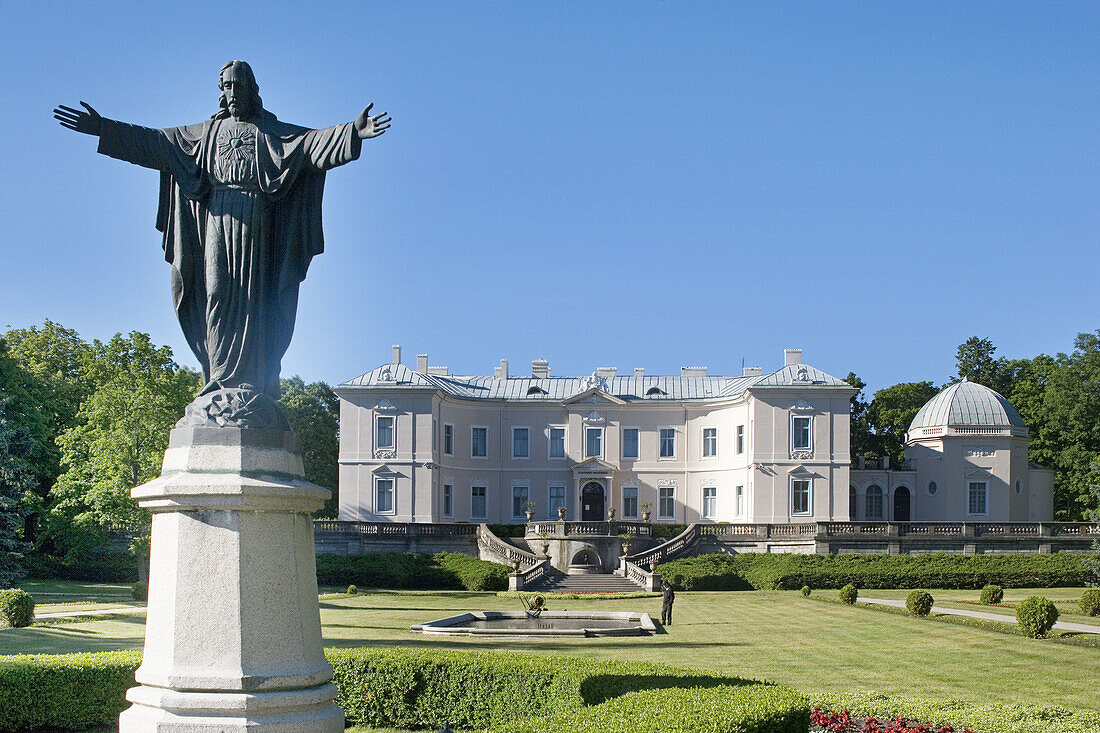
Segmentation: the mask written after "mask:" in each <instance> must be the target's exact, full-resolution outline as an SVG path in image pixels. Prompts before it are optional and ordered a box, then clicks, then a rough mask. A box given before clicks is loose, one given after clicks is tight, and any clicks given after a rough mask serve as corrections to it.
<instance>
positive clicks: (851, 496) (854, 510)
mask: <svg viewBox="0 0 1100 733" xmlns="http://www.w3.org/2000/svg"><path fill="white" fill-rule="evenodd" d="M858 518H859V494H858V493H857V492H856V487H855V486H849V487H848V519H850V520H851V521H853V522H854V521H856V519H858Z"/></svg>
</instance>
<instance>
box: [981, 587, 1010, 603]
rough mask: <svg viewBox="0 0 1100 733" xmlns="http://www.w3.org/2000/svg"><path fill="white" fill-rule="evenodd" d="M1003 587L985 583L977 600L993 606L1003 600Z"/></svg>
mask: <svg viewBox="0 0 1100 733" xmlns="http://www.w3.org/2000/svg"><path fill="white" fill-rule="evenodd" d="M1004 597H1005V589H1004V588H1002V587H1001V586H999V585H993V584H990V585H987V586H984V587H983V588H982V594H981V596H979V600H980V601H981V602H982V603H984V604H985V605H987V606H995V605H997V604H998V603H1000V602H1001V601H1003V600H1004Z"/></svg>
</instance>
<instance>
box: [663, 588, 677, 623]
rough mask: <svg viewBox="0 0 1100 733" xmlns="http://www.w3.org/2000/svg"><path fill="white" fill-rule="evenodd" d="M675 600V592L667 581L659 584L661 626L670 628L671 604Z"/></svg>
mask: <svg viewBox="0 0 1100 733" xmlns="http://www.w3.org/2000/svg"><path fill="white" fill-rule="evenodd" d="M675 600H676V591H674V590H672V586H671V585H669V584H668V581H667V580H665V581H662V583H661V625H662V626H672V604H673V602H674V601H675Z"/></svg>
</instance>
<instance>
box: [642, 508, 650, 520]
mask: <svg viewBox="0 0 1100 733" xmlns="http://www.w3.org/2000/svg"><path fill="white" fill-rule="evenodd" d="M642 521H643V522H647V523H648V522H649V510H648V509H643V510H642Z"/></svg>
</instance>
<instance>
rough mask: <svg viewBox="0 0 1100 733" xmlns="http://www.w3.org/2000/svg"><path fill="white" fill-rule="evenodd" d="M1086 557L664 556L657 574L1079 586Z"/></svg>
mask: <svg viewBox="0 0 1100 733" xmlns="http://www.w3.org/2000/svg"><path fill="white" fill-rule="evenodd" d="M1087 557H1088V556H1083V555H1077V554H1070V553H1054V554H1050V555H1039V554H1023V553H1021V554H1016V555H948V554H946V553H931V554H924V555H856V554H847V555H787V554H768V553H741V554H737V555H724V554H712V555H698V556H696V557H689V558H684V559H681V560H672V561H671V562H667V563H663V564H661V565H659V566H658V567H657V573H658V574H660V576H661V577H662V578H664V579H665V580H667V581H669V583H671V584H672V587H673V588H675V589H677V590H750V589H756V590H798V589H799V588H801V587H802V586H804V585H808V586H810V587H811V588H841V587H843V586H845V585H848V584H852V585H855V586H857V587H859V588H864V589H869V588H975V589H977V588H981V587H982V586H984V585H988V584H991V583H996V584H998V585H1002V586H1005V587H1011V588H1057V587H1072V586H1080V585H1085V584H1086V582H1087V581H1088V580H1089V579H1090V578H1091V571H1090V570H1089V568H1088V565H1087V564H1086V560H1087Z"/></svg>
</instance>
